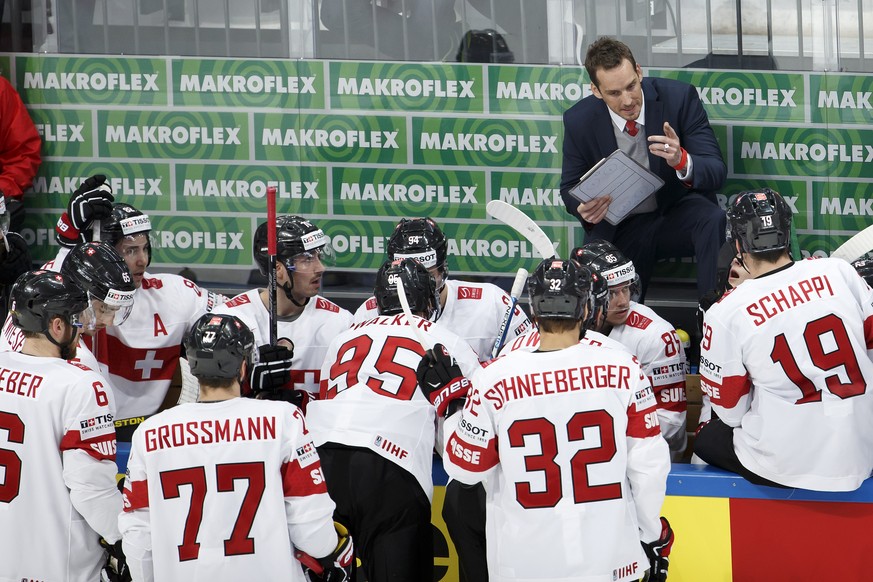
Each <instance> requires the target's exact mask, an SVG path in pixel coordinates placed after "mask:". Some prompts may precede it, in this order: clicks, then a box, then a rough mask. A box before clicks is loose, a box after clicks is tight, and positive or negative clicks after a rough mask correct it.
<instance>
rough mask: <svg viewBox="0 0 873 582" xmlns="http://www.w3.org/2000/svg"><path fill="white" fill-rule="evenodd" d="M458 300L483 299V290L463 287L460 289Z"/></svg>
mask: <svg viewBox="0 0 873 582" xmlns="http://www.w3.org/2000/svg"><path fill="white" fill-rule="evenodd" d="M458 299H482V288H481V287H469V286H467V285H461V286H460V287H458Z"/></svg>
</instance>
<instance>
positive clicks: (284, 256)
mask: <svg viewBox="0 0 873 582" xmlns="http://www.w3.org/2000/svg"><path fill="white" fill-rule="evenodd" d="M267 234H268V229H267V223H266V222H264V223H262V224H261V225H260V226H258V228H257V230H256V231H255V236H254V240H253V242H252V249H253V254H254V258H255V263H257V265H258V269H260V271H261V274H262V275H267V270H268V268H269V260H268V254H267ZM276 237H277V239H278V240H277V245H276V252H277V256H276V286H277V287H278V288H279V292H278V293H276V314H277V316H278V325H277V330H278V338H279V345H278V346H271V345H269V343H270V312H269V310H268V305H269V296H268V293H269V291H268V290H267V289H251V290H250V291H246V292H245V293H243V294H241V295H237V296H236V297H234V298H233V299H231V300H230V301H228V302H227V303H225V304H224V305H222V306H221V307H219V308H218V309H216V310H215V313H228V314H230V315H235V316H237V317H239V318H240V319H241V320H242V321H243V322H244V323H245V324H246V325H247V326H248V327H249V328H250V329H251V330H252V333H254V335H255V343H256V344H257V345H258V346H259V348H258V351H259V357H258V363H257V364H255V367H254V368H255V369H254V370H253V371H252V378H251V388H252V391H253V392H254V393H255V394H256V395H258V396H259V397H268V398H274V399H286V400H290V401H292V402H295V403H296V404H299V405H301V406H302V407H304V410H305V406H306V403H307V402H308V400H309V399H310V398H314V397H316V396H317V394H318V385H319V378H320V375H321V367H322V365H323V364H324V358H325V355H326V354H327V346H328V344H330V342H331V340H333V338H335V337H336V336H337V335H339V334H340V333H341V332H343V331H345V330H346V329H348V327H349V326H350V325H351V323H352V314H351V313H350V312H348V311H347V310H345V309H343V308H341V307H340V306H339V305H337V304H335V303H333V302H332V301H329V300H327V299H325V298H324V297H322V296H320V295H319V294H318V292H319V289H320V288H321V280H322V277H323V275H324V272H325V270H326V263H328V262H330V260H331V258H332V251H331V247H330V244H329V242H328V240H327V237H326V236H325V234H324V231H322V230H321V229H320V228H318V227H317V226H316V225H315V224H313V223H312V222H310V221H308V220H306V219H305V218H302V217H300V216H279V217H277V219H276ZM289 380H290V382H289Z"/></svg>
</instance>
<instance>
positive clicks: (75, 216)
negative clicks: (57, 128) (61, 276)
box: [48, 175, 226, 418]
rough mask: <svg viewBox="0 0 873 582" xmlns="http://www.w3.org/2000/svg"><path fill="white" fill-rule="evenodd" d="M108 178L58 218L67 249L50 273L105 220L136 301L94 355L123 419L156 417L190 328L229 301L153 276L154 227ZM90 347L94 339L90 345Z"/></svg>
mask: <svg viewBox="0 0 873 582" xmlns="http://www.w3.org/2000/svg"><path fill="white" fill-rule="evenodd" d="M105 181H106V177H105V176H102V175H97V176H92V177H91V178H88V179H87V180H85V181H84V182H83V184H82V185H81V186H80V187H79V189H78V190H76V191H75V192H74V193H73V196H72V197H71V198H70V202H69V205H68V208H67V212H66V213H64V214H63V215H62V216H61V218H60V219H59V220H58V225H57V227H56V229H55V238H56V240H57V241H58V243H59V244H60V245H61V246H62V247H65V248H62V249H61V250H60V251H59V252H58V255H57V257H56V258H55V260H54V262H53V263H52V264H50V265H49V267H48V268H52V269H60V267H61V264H62V263H63V261H64V259H65V258H66V254H67V252H68V249H69V248H71V247H73V246H75V245H76V244H78V243H79V242H81V241H83V240H84V241H87V240H90V239H91V236H92V232H91V231H92V224H93V221H94V220H95V219H99V221H100V240H101V241H103V242H105V243H109V244H110V245H112V246H114V247H115V249H116V250H117V251H118V252H119V254H121V256H122V257H123V258H124V261H125V262H126V263H127V266H128V268H129V269H130V274H131V277H132V278H133V282H134V284H135V285H136V289H137V291H136V301H135V303H134V307H133V309H132V311H131V314H130V316H129V317H128V319H127V320H126V321H125V322H124V324H123V325H119V326H111V327H108V328H106V329H103V330H100V331H99V332H98V333H97V335H96V336H95V337H94V338H93V339H91V340H90V346H91V351H92V352H93V353H94V356H95V357H96V358H97V360H98V361H99V362H100V364H101V365H102V366H105V367H106V368H105V369H106V376H107V379H108V380H109V381H110V382H111V383H112V387H113V389H114V390H115V395H116V402H117V405H118V417H119V418H130V417H138V416H145V415H150V414H153V413H154V412H156V411H157V410H158V409H159V408H161V407H162V406H166V405H172V404H175V401H176V399H175V398H172V402H166V403H165V399H167V395H168V391H169V388H170V383H171V381H172V380H173V378H174V376H175V375H176V374H177V373H178V368H179V358H180V354H181V349H182V348H181V346H182V339H183V338H184V335H185V333H186V332H187V331H188V328H189V327H190V325H191V322H193V321H194V320H196V319H197V317H199V316H200V315H201V314H203V313H204V312H207V311H211V310H212V308H213V307H215V306H216V305H217V304H219V303H222V302H224V300H225V299H226V298H225V297H224V296H223V295H220V294H216V293H212V292H210V291H207V290H205V289H201V288H200V287H198V286H197V285H196V284H195V283H193V282H192V281H190V280H188V279H186V278H185V277H181V276H179V275H174V274H169V273H148V272H147V271H146V268H147V267H148V265H149V264H150V263H151V258H152V247H151V242H150V240H149V234H150V233H151V221H150V220H149V217H148V215H146V214H143V213H142V212H140V211H139V210H137V209H136V208H134V207H133V206H131V205H130V204H125V203H115V204H113V200H114V198H113V196H112V193H111V189H110V188H109V185H108V184H106V183H105ZM86 341H87V340H86Z"/></svg>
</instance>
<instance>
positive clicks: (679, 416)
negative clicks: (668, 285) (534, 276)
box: [570, 240, 688, 461]
mask: <svg viewBox="0 0 873 582" xmlns="http://www.w3.org/2000/svg"><path fill="white" fill-rule="evenodd" d="M570 256H572V257H573V258H574V259H576V260H577V261H578V262H579V263H580V264H582V265H585V266H588V267H590V268H592V269H594V270H596V271H598V272H599V273H601V274H602V275H603V276H604V277H605V278H606V282H607V284H608V285H609V304H608V307H607V312H606V325H605V326H604V330H603V333H605V334H607V336H608V337H609V339H611V340H615V341H617V342H619V343H620V344H622V345H624V346H625V347H626V348H627V349H628V350H629V351H630V353H632V354H634V355H635V356H636V357H637V358H638V359H639V361H640V363H641V364H642V366H643V370H644V371H645V373H646V375H647V376H648V377H649V380H650V381H651V383H652V388H653V390H654V392H655V398H657V400H658V418H659V420H660V425H661V434H663V435H664V438H665V439H666V440H667V443H668V444H669V445H670V455H671V457H672V459H673V460H674V461H678V460H679V459H681V457H682V454H683V453H684V452H685V446H686V444H687V440H688V439H687V435H686V433H685V417H686V414H687V410H688V402H687V401H686V399H685V351H684V350H683V348H682V344H681V342H680V341H679V337H678V336H677V335H676V330H675V329H674V328H673V326H672V325H670V323H668V322H667V321H666V320H665V319H663V318H662V317H660V316H659V315H658V314H657V313H655V312H654V311H653V310H652V309H651V308H649V307H646V306H645V305H642V304H640V303H637V302H636V301H634V296H635V294H636V278H637V277H636V272H635V270H634V265H633V263H632V262H631V261H629V260H628V259H627V258H626V257H625V256H624V255H623V254H622V253H621V251H619V250H618V249H617V248H616V247H615V245H613V244H612V243H610V242H606V241H600V240H599V241H594V242H590V243H587V244H585V245H584V246H582V247H577V248H575V249H573V251H572V252H571V255H570Z"/></svg>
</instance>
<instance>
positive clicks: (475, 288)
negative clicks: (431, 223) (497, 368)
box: [355, 279, 533, 362]
mask: <svg viewBox="0 0 873 582" xmlns="http://www.w3.org/2000/svg"><path fill="white" fill-rule="evenodd" d="M446 291H447V294H446V306H445V307H444V308H443V312H442V314H441V315H440V318H439V323H440V325H442V326H443V327H445V328H446V329H450V330H452V331H453V332H455V333H456V334H458V335H459V336H461V337H462V338H464V339H465V340H466V341H467V343H468V344H470V347H471V348H473V350H474V351H475V352H476V353H477V354H478V355H479V360H480V361H482V362H485V361H487V360H490V359H491V349H492V348H493V347H494V342H495V341H497V335H498V332H499V331H500V324H501V323H503V316H504V315H505V314H506V310H507V309H509V306H510V305H511V304H512V300H511V299H510V297H509V294H508V293H507V292H506V291H504V290H503V289H501V288H500V287H498V286H497V285H494V284H492V283H473V282H469V281H457V280H455V279H446ZM377 315H379V310H378V308H377V307H376V298H375V297H370V298H369V299H367V301H365V302H364V303H362V304H361V306H360V307H358V309H357V311H355V323H360V322H362V321H367V320H368V319H372V318H374V317H376V316H377ZM532 327H533V325H532V324H531V322H530V319H528V317H527V314H525V312H524V310H522V309H521V307H519V306H518V305H516V306H515V310H514V311H513V313H512V319H511V320H510V321H509V331H508V332H507V333H506V341H505V342H504V343H509V342H510V341H512V340H513V339H514V338H516V337H518V336H520V335H522V334H523V333H525V332H527V331H530V330H531V328H532Z"/></svg>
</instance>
